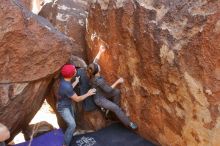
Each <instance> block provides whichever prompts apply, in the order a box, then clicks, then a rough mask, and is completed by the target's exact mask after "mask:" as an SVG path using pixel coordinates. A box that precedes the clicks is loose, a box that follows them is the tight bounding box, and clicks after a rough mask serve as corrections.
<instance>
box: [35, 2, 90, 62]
mask: <svg viewBox="0 0 220 146" xmlns="http://www.w3.org/2000/svg"><path fill="white" fill-rule="evenodd" d="M88 2H89V0H57V1H54V2H51V3H46V4H45V5H44V6H43V7H42V9H41V11H40V12H39V14H38V15H40V16H43V17H45V18H46V19H48V20H49V21H50V22H51V23H52V24H53V25H54V26H55V27H56V28H57V29H58V30H59V31H60V32H62V33H64V34H65V35H67V36H68V37H70V38H71V39H72V40H73V42H74V43H75V44H76V45H77V46H76V47H77V49H78V50H79V51H80V52H82V53H81V56H79V57H82V58H83V59H86V55H84V54H86V53H85V48H86V40H85V29H86V18H87V15H88V12H87V8H88V6H89V3H88Z"/></svg>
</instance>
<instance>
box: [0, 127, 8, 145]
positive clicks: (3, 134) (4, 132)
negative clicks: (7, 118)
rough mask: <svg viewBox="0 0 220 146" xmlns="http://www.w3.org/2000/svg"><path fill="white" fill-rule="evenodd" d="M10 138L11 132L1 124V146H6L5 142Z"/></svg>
mask: <svg viewBox="0 0 220 146" xmlns="http://www.w3.org/2000/svg"><path fill="white" fill-rule="evenodd" d="M9 138H10V132H9V130H8V128H7V127H6V126H5V125H3V124H1V123H0V146H6V145H5V142H4V141H5V140H7V139H9Z"/></svg>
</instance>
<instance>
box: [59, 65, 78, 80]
mask: <svg viewBox="0 0 220 146" xmlns="http://www.w3.org/2000/svg"><path fill="white" fill-rule="evenodd" d="M75 73H76V68H75V66H74V65H71V64H67V65H64V66H63V68H62V69H61V74H62V76H63V77H64V78H72V77H73V75H74V74H75Z"/></svg>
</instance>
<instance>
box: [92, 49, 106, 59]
mask: <svg viewBox="0 0 220 146" xmlns="http://www.w3.org/2000/svg"><path fill="white" fill-rule="evenodd" d="M105 50H106V47H105V46H103V45H101V46H100V47H99V52H98V54H97V55H96V57H95V58H94V60H93V63H98V61H99V59H100V57H101V55H102V53H104V52H105Z"/></svg>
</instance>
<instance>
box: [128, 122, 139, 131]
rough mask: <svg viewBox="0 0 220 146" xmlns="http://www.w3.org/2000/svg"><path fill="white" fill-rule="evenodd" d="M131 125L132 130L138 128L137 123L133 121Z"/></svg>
mask: <svg viewBox="0 0 220 146" xmlns="http://www.w3.org/2000/svg"><path fill="white" fill-rule="evenodd" d="M129 127H130V128H131V129H132V130H136V129H137V128H138V127H137V125H136V124H135V123H133V122H130V124H129Z"/></svg>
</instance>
